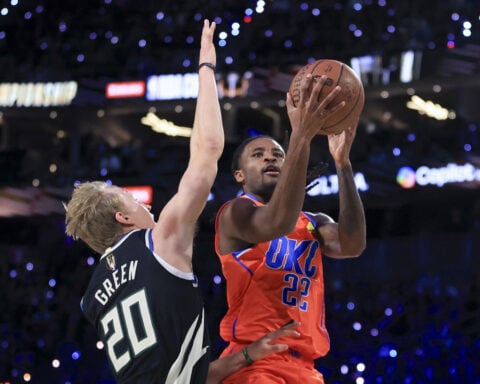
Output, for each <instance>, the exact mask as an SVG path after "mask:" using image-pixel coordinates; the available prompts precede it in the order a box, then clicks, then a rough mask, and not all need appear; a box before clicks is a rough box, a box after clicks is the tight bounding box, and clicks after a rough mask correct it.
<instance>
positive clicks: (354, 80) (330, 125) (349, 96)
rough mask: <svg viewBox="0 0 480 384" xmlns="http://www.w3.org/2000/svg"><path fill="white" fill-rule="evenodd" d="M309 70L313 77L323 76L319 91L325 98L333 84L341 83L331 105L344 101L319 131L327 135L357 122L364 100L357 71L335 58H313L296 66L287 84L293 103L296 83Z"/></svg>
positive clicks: (297, 99)
mask: <svg viewBox="0 0 480 384" xmlns="http://www.w3.org/2000/svg"><path fill="white" fill-rule="evenodd" d="M309 73H311V74H312V76H313V79H314V80H315V79H316V78H320V77H321V76H322V75H325V76H327V81H326V82H325V85H324V86H323V88H322V91H321V93H320V95H319V98H320V100H322V99H323V98H325V97H326V96H327V95H328V94H329V93H330V92H331V91H332V90H333V89H334V88H335V86H337V85H340V86H341V87H342V90H341V92H340V94H338V95H337V97H335V99H333V101H332V102H331V103H332V105H337V104H338V103H340V102H341V101H343V100H344V101H345V106H344V107H343V108H340V109H339V110H338V111H336V112H334V113H332V114H331V115H330V116H328V118H327V120H326V122H325V126H324V127H323V129H322V134H325V135H331V134H338V133H340V132H342V131H343V130H344V129H346V128H347V127H349V126H353V125H355V124H357V121H358V119H359V117H360V114H361V113H362V111H363V106H364V104H365V92H364V89H363V84H362V81H361V80H360V78H359V77H358V76H357V74H356V73H355V72H354V71H353V69H352V68H350V67H349V66H348V65H347V64H345V63H342V62H340V61H337V60H329V59H324V60H316V61H314V62H312V63H310V64H307V65H305V66H303V67H302V68H300V70H299V71H298V72H297V73H296V75H295V76H294V77H293V80H292V82H291V84H290V94H291V96H292V100H293V104H294V105H296V103H297V102H298V101H299V100H300V87H301V84H302V81H303V79H304V78H305V76H306V75H307V74H309Z"/></svg>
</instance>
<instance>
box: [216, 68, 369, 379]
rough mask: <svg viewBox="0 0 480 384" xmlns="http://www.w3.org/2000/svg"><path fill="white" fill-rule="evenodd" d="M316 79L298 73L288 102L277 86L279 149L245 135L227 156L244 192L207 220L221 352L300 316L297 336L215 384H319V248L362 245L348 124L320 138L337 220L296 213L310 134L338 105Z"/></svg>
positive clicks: (324, 345)
mask: <svg viewBox="0 0 480 384" xmlns="http://www.w3.org/2000/svg"><path fill="white" fill-rule="evenodd" d="M324 82H325V78H321V79H320V81H319V82H317V83H316V84H314V83H313V82H312V79H311V78H310V77H309V78H307V79H306V82H305V83H304V85H303V86H302V90H301V97H300V102H299V103H298V105H297V107H294V105H293V103H292V99H291V96H290V94H287V112H288V116H289V120H290V124H291V127H292V132H291V136H290V141H289V147H288V154H287V155H285V152H284V150H283V148H282V147H281V146H280V145H279V144H278V143H277V142H276V141H275V140H273V139H272V138H270V137H268V136H259V137H253V138H250V139H247V140H246V141H244V142H243V143H242V144H241V145H240V146H239V147H238V148H237V149H236V152H235V153H234V155H233V163H232V168H233V174H234V177H235V180H236V181H237V182H238V183H239V184H241V185H242V188H243V192H244V194H243V195H242V196H240V197H238V198H235V199H233V200H231V201H229V202H227V203H225V204H224V205H223V206H222V207H221V208H220V210H219V212H218V214H217V218H216V223H215V231H216V233H215V248H216V252H217V254H218V256H219V258H220V261H221V264H222V270H223V274H224V276H225V279H226V289H227V301H228V311H227V313H226V315H225V316H224V318H223V319H222V321H221V324H220V335H221V337H222V338H223V339H224V340H226V341H228V342H229V345H228V346H227V348H226V349H225V350H224V351H223V352H222V354H221V355H222V356H228V355H230V354H232V353H235V352H237V351H243V352H244V353H246V354H247V355H248V347H247V345H248V343H250V342H251V341H253V340H255V339H256V338H257V337H258V336H259V335H262V334H265V333H266V332H269V331H270V330H274V329H276V328H277V327H278V326H280V325H283V324H285V323H288V322H289V321H292V320H293V321H296V322H299V323H300V326H299V328H297V330H298V331H299V333H300V337H299V338H296V339H294V340H289V341H288V344H289V347H290V348H289V349H288V350H287V351H286V352H283V353H281V354H278V355H270V356H269V357H267V358H265V359H262V360H259V361H253V362H252V364H250V365H249V366H247V367H244V368H242V369H240V370H239V371H237V372H235V373H233V374H232V375H230V376H228V377H227V378H225V379H224V380H223V383H225V384H248V383H262V384H273V383H278V384H280V383H282V384H285V383H289V384H290V383H291V384H294V383H309V384H310V383H323V377H322V375H321V373H320V372H319V371H318V370H316V369H315V366H314V360H315V359H317V358H319V357H321V356H324V355H325V354H326V353H327V352H328V350H329V344H330V343H329V336H328V332H327V328H326V326H325V306H324V283H323V266H322V255H326V256H330V257H333V258H347V257H356V256H359V255H360V254H361V253H362V252H363V250H364V249H365V246H366V228H365V216H364V209H363V204H362V202H361V199H360V197H359V194H358V192H357V189H356V186H355V183H354V178H353V172H352V165H351V163H350V160H349V154H350V148H351V146H352V143H353V141H354V137H355V132H356V126H352V127H347V128H346V129H345V130H344V131H343V132H342V133H341V134H339V135H330V136H328V145H329V151H330V154H331V156H332V157H333V160H334V162H335V167H336V170H337V174H338V179H339V187H340V191H339V194H340V196H339V204H340V210H339V217H338V223H336V222H334V220H333V219H332V218H330V217H329V216H327V215H326V214H323V213H307V212H302V206H303V202H304V197H305V184H306V174H307V165H308V160H309V154H310V144H311V140H312V139H313V137H314V136H315V135H316V134H318V133H319V132H321V129H322V126H323V124H324V121H325V118H326V117H328V116H329V114H330V113H333V112H335V111H336V110H338V108H341V107H342V104H343V102H342V103H340V104H338V105H333V106H331V105H330V104H331V100H333V98H334V97H335V95H336V94H337V93H338V87H337V88H336V89H335V90H334V91H333V92H332V93H331V94H330V96H328V97H327V98H325V99H324V100H323V101H318V99H317V96H318V94H319V92H320V90H321V88H322V86H323V83H324ZM252 360H254V359H252Z"/></svg>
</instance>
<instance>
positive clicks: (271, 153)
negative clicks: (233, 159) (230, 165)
mask: <svg viewBox="0 0 480 384" xmlns="http://www.w3.org/2000/svg"><path fill="white" fill-rule="evenodd" d="M284 161H285V152H284V150H283V148H282V147H281V146H280V144H278V143H277V142H276V141H275V140H272V139H269V138H259V139H256V140H253V141H251V142H250V143H248V144H247V146H246V147H245V149H244V151H243V154H242V156H241V158H240V170H238V171H237V172H235V178H236V179H237V181H238V182H240V183H242V185H243V189H244V191H245V192H246V193H253V194H256V195H260V196H268V197H269V196H270V195H271V194H272V193H273V190H274V189H275V186H276V185H277V182H278V178H279V177H280V172H281V169H282V166H283V163H284Z"/></svg>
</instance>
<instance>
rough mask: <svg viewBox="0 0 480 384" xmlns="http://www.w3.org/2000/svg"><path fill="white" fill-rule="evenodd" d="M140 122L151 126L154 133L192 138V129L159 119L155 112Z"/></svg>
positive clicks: (148, 114) (149, 113)
mask: <svg viewBox="0 0 480 384" xmlns="http://www.w3.org/2000/svg"><path fill="white" fill-rule="evenodd" d="M140 121H141V123H142V124H144V125H148V126H150V127H151V128H152V130H153V131H155V132H158V133H163V134H165V135H167V136H182V137H190V136H192V128H189V127H181V126H179V125H175V124H174V123H172V122H171V121H168V120H165V119H161V118H159V117H158V116H157V115H155V114H154V113H153V112H148V113H147V114H146V115H145V116H144V117H142V118H141V120H140Z"/></svg>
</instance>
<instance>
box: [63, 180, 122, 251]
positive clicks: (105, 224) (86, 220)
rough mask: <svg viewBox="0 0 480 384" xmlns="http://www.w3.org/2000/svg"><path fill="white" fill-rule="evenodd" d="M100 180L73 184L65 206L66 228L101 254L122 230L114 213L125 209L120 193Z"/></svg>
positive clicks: (69, 233)
mask: <svg viewBox="0 0 480 384" xmlns="http://www.w3.org/2000/svg"><path fill="white" fill-rule="evenodd" d="M116 188H117V187H112V186H111V185H108V184H107V183H105V182H102V181H91V182H84V183H80V184H78V185H76V187H75V189H74V190H73V193H72V197H71V199H70V201H69V202H68V204H64V206H65V211H66V215H65V223H66V229H65V232H66V233H67V235H70V236H72V237H73V238H74V239H75V240H77V239H81V240H82V241H84V242H85V243H86V244H87V245H88V246H89V247H90V248H92V249H93V250H94V251H96V252H98V253H100V254H102V253H103V252H105V250H106V249H107V248H108V247H110V246H111V245H112V244H113V243H114V242H115V240H116V239H117V238H118V236H120V235H121V234H122V233H123V228H122V225H121V224H120V223H119V222H118V221H117V220H116V219H115V214H116V213H117V212H119V211H121V210H123V209H124V207H125V206H124V202H123V200H122V197H121V195H120V193H118V191H117V190H116Z"/></svg>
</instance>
